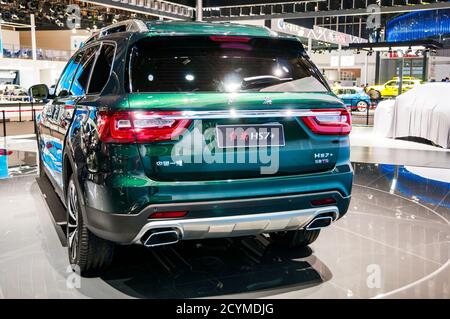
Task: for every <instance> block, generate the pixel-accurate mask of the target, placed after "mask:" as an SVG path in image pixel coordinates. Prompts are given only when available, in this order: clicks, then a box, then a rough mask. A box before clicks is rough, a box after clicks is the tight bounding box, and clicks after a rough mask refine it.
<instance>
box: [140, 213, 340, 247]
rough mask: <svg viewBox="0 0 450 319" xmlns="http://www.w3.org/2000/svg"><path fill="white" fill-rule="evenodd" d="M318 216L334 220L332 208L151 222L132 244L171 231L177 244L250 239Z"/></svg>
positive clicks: (304, 223) (301, 223)
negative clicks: (159, 232) (191, 241)
mask: <svg viewBox="0 0 450 319" xmlns="http://www.w3.org/2000/svg"><path fill="white" fill-rule="evenodd" d="M322 214H327V215H328V214H330V215H331V216H330V218H331V219H332V220H333V221H334V220H337V219H338V216H339V210H338V208H337V207H336V206H327V207H321V208H310V209H302V210H292V211H283V212H275V213H267V214H252V215H236V216H227V217H212V218H193V219H184V220H183V219H180V220H161V221H152V222H148V223H147V224H145V225H144V226H143V227H142V228H141V230H140V231H139V233H138V234H137V236H136V237H135V238H134V240H133V243H137V244H139V243H142V242H144V241H145V240H144V238H148V235H147V234H148V233H154V232H157V231H161V230H163V231H164V230H165V231H167V230H168V229H170V230H175V231H176V232H177V233H178V237H179V239H180V240H191V239H208V238H224V237H239V236H252V235H257V234H261V233H272V232H278V231H289V230H296V229H301V228H304V227H306V226H307V225H309V224H310V223H311V222H312V221H313V219H315V218H316V217H317V216H319V215H322Z"/></svg>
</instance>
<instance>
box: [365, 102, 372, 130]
mask: <svg viewBox="0 0 450 319" xmlns="http://www.w3.org/2000/svg"><path fill="white" fill-rule="evenodd" d="M370 103H372V100H370ZM369 110H370V105H367V107H366V126H369Z"/></svg>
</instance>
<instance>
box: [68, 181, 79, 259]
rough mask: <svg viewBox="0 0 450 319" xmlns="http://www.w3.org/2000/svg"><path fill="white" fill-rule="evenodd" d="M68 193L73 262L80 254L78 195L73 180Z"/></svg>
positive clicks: (69, 229) (69, 232) (70, 244)
mask: <svg viewBox="0 0 450 319" xmlns="http://www.w3.org/2000/svg"><path fill="white" fill-rule="evenodd" d="M67 195H68V196H67V247H68V249H69V257H70V260H71V262H75V261H76V259H77V254H78V195H77V190H76V188H75V184H74V183H73V181H70V183H69V189H68V194H67Z"/></svg>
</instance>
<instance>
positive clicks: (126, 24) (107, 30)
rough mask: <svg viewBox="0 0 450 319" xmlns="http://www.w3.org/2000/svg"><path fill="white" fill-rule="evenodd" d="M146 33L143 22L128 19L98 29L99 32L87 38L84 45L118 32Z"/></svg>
mask: <svg viewBox="0 0 450 319" xmlns="http://www.w3.org/2000/svg"><path fill="white" fill-rule="evenodd" d="M145 31H148V28H147V25H146V24H145V23H144V21H142V20H139V19H130V20H125V21H120V22H117V23H114V24H111V25H109V26H107V27H104V28H102V29H100V31H99V32H97V33H95V34H93V35H92V36H91V37H90V38H88V39H87V40H86V42H85V44H88V43H89V42H92V41H94V40H98V39H100V38H102V37H104V36H107V35H108V34H112V33H119V32H145Z"/></svg>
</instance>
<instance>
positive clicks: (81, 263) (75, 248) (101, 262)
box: [66, 175, 114, 276]
mask: <svg viewBox="0 0 450 319" xmlns="http://www.w3.org/2000/svg"><path fill="white" fill-rule="evenodd" d="M74 196H75V197H74ZM66 201H67V251H68V254H69V261H70V265H71V266H72V269H73V270H74V271H79V272H80V275H82V276H89V275H96V274H98V273H100V272H102V271H103V270H105V269H106V268H107V267H108V266H109V265H110V264H111V262H112V259H113V254H114V243H112V242H110V241H107V240H104V239H102V238H99V237H97V236H95V235H94V234H93V233H92V232H90V231H89V229H88V228H87V227H86V224H85V223H84V221H83V214H82V213H81V207H80V201H79V195H78V191H77V188H76V187H75V181H74V178H73V175H72V176H71V177H70V179H69V183H68V185H67V196H66ZM74 208H75V209H74Z"/></svg>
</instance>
